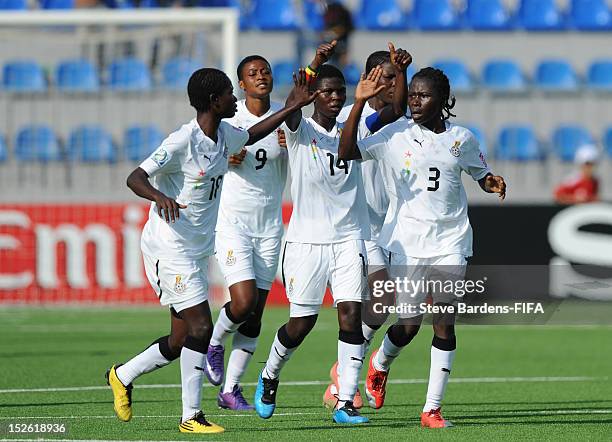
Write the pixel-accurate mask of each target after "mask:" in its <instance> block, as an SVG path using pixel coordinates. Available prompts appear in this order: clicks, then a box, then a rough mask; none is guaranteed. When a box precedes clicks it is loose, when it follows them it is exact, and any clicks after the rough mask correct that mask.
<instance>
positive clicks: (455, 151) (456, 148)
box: [450, 141, 461, 157]
mask: <svg viewBox="0 0 612 442" xmlns="http://www.w3.org/2000/svg"><path fill="white" fill-rule="evenodd" d="M459 146H461V141H455V144H453V147H451V148H450V153H451V155H452V156H454V157H458V156H459V155H461V150H459Z"/></svg>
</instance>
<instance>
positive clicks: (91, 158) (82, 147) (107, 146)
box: [66, 124, 118, 163]
mask: <svg viewBox="0 0 612 442" xmlns="http://www.w3.org/2000/svg"><path fill="white" fill-rule="evenodd" d="M66 154H67V158H68V159H69V160H72V161H82V162H85V163H103V162H108V163H112V162H115V161H117V159H118V158H117V151H116V149H115V146H114V145H113V141H112V138H111V136H110V134H109V133H108V132H107V131H106V130H105V129H104V128H102V127H101V126H99V125H95V124H92V125H82V126H80V127H77V128H76V129H74V130H73V131H72V133H71V134H70V137H69V139H68V147H67V149H66Z"/></svg>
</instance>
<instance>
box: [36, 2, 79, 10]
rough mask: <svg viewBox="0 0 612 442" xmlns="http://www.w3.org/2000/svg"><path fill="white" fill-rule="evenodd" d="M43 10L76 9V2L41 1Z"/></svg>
mask: <svg viewBox="0 0 612 442" xmlns="http://www.w3.org/2000/svg"><path fill="white" fill-rule="evenodd" d="M40 6H41V8H42V9H74V0H41V2H40Z"/></svg>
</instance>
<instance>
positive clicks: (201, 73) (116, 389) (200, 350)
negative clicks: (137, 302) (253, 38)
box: [107, 68, 317, 433]
mask: <svg viewBox="0 0 612 442" xmlns="http://www.w3.org/2000/svg"><path fill="white" fill-rule="evenodd" d="M187 92H188V95H189V101H190V104H191V106H193V107H194V108H195V110H196V117H195V118H194V119H193V120H192V121H190V122H189V123H187V124H185V125H183V126H182V127H181V128H180V129H179V130H177V131H176V132H174V133H172V134H170V136H168V138H166V139H165V140H164V141H163V142H162V144H161V146H160V147H159V148H158V149H157V150H156V151H155V152H154V153H153V154H152V155H151V156H150V157H149V158H147V159H146V160H145V161H144V162H143V163H142V164H141V165H140V167H138V168H137V169H135V170H134V171H133V172H132V173H131V174H130V176H129V177H128V179H127V184H128V186H129V188H130V189H132V191H133V192H134V193H136V194H137V195H138V196H140V197H143V198H145V199H148V200H150V201H152V203H151V209H150V211H149V219H148V221H147V223H146V224H145V227H144V229H143V234H142V241H141V247H142V252H143V258H144V263H145V271H146V274H147V278H148V279H149V282H150V284H151V286H152V287H153V289H154V290H155V292H156V294H157V296H158V297H159V300H160V303H161V304H162V305H168V306H170V312H171V332H170V335H169V336H164V337H162V338H159V339H158V340H156V341H155V342H153V343H152V344H151V345H150V346H149V347H148V348H147V349H145V350H144V351H143V352H142V353H140V354H138V355H136V356H135V357H134V358H132V359H131V360H130V361H128V362H126V363H125V364H123V365H113V366H112V367H111V368H110V369H109V371H108V372H107V382H108V383H109V385H110V386H111V389H112V391H113V395H114V408H115V412H116V414H117V417H118V418H119V419H120V420H122V421H129V420H130V419H131V417H132V381H133V380H134V379H136V378H137V377H138V376H140V375H141V374H143V373H148V372H151V371H153V370H155V369H156V368H159V367H163V366H165V365H167V364H169V363H170V362H171V361H173V360H174V359H177V358H179V357H180V361H181V386H182V402H183V413H182V418H181V422H180V425H179V430H180V431H181V432H185V433H220V432H222V431H224V430H223V428H222V427H220V426H219V425H216V424H213V423H210V422H208V421H207V420H206V418H205V417H204V414H203V413H202V410H201V408H200V397H201V390H202V376H203V375H204V368H203V367H204V364H205V361H206V351H207V349H208V344H209V341H210V337H211V333H212V320H211V315H210V308H209V306H208V282H207V270H208V257H209V256H210V255H212V253H213V244H214V229H215V225H216V222H217V212H218V208H219V197H220V196H221V187H222V183H223V176H224V175H225V173H226V172H227V168H228V156H229V155H232V154H235V153H238V152H239V151H240V150H241V149H242V148H243V147H244V146H245V145H250V144H253V143H255V142H257V141H259V140H261V139H262V138H263V137H265V136H266V135H268V134H270V133H271V132H273V131H274V130H275V129H276V128H277V127H278V126H279V125H280V124H281V122H282V121H284V120H285V118H287V117H288V116H289V115H291V114H293V113H294V112H295V111H296V110H299V109H300V108H301V107H302V106H305V105H307V104H309V103H310V102H312V101H313V100H314V98H315V97H316V95H317V94H316V93H313V94H309V93H307V91H306V92H304V91H303V90H301V89H298V90H294V91H292V93H291V96H290V97H289V98H288V99H287V102H286V106H285V107H284V108H283V109H281V110H280V111H278V112H276V113H274V114H273V115H271V116H269V117H268V118H267V119H265V120H263V121H261V122H260V123H258V124H256V125H255V126H253V127H251V128H249V129H248V131H247V130H243V129H239V128H236V127H233V126H231V125H230V124H228V123H226V122H223V121H221V120H222V119H223V118H231V117H233V116H234V114H235V112H236V101H237V100H236V97H235V96H234V94H233V88H232V84H231V82H230V80H229V78H228V77H227V75H225V74H224V73H223V72H221V71H219V70H217V69H209V68H204V69H200V70H198V71H196V72H194V73H193V74H192V76H191V78H190V79H189V84H188V87H187ZM149 178H152V179H153V184H152V183H151V182H150V181H149Z"/></svg>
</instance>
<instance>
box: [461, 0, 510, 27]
mask: <svg viewBox="0 0 612 442" xmlns="http://www.w3.org/2000/svg"><path fill="white" fill-rule="evenodd" d="M466 18H467V22H468V26H469V27H470V28H472V29H474V30H476V31H507V30H509V29H512V28H513V27H514V25H515V23H514V17H513V16H512V15H511V13H510V11H508V9H506V7H505V6H504V3H503V1H502V0H468V3H467V13H466Z"/></svg>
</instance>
